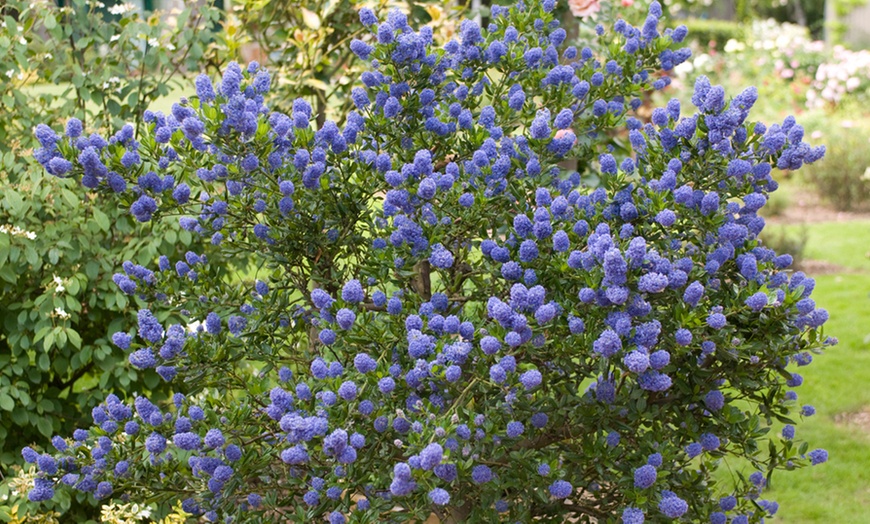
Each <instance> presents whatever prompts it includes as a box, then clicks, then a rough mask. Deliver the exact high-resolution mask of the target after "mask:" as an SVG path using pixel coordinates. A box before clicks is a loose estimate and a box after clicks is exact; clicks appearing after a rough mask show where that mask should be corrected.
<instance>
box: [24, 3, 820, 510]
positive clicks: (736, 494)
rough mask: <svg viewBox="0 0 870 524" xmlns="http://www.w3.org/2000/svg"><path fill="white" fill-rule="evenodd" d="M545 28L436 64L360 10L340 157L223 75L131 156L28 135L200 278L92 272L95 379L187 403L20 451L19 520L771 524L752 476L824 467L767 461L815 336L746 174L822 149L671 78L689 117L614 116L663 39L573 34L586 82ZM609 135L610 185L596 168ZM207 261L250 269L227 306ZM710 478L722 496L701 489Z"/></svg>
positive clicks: (703, 86) (502, 32) (122, 408)
mask: <svg viewBox="0 0 870 524" xmlns="http://www.w3.org/2000/svg"><path fill="white" fill-rule="evenodd" d="M553 4H554V2H552V1H551V0H547V1H545V2H543V3H542V4H541V3H537V2H529V3H527V4H526V3H520V4H518V5H517V6H515V7H512V8H510V9H508V8H498V7H494V8H493V12H492V24H491V25H490V27H488V28H487V29H486V30H482V29H481V28H480V27H478V25H477V24H476V23H474V22H472V21H464V22H463V23H462V24H461V26H460V31H459V37H460V38H459V41H450V42H448V43H447V44H445V45H444V46H443V47H442V48H434V47H433V46H432V45H431V43H430V40H431V32H430V30H429V29H428V28H426V27H424V28H422V29H421V30H420V31H419V32H414V31H413V30H412V29H411V28H410V27H409V26H408V24H407V20H406V18H405V16H404V15H403V14H401V13H400V12H398V11H392V12H391V13H389V15H388V16H387V17H386V19H385V20H381V19H379V18H378V17H377V16H376V15H375V13H373V12H372V11H370V10H367V9H363V10H361V11H360V13H359V16H360V20H361V22H362V23H363V24H364V25H366V26H367V27H369V28H370V30H371V31H372V34H373V35H376V36H377V42H376V43H372V44H369V43H366V42H364V41H361V40H354V41H353V42H352V43H351V49H353V51H354V52H355V53H356V54H357V55H358V56H360V57H361V58H362V59H364V60H369V61H370V62H371V70H370V71H368V72H366V73H364V74H363V75H362V77H361V81H362V86H359V87H358V89H355V90H354V91H353V94H352V96H353V99H354V102H355V104H356V106H357V110H356V111H353V112H351V113H349V114H348V115H347V118H346V124H345V125H344V127H343V128H339V127H338V126H337V125H336V124H335V123H333V122H330V121H327V122H326V123H324V124H323V125H322V126H320V127H319V128H318V129H314V128H313V127H312V126H311V122H310V118H311V115H312V109H311V107H310V105H309V104H308V103H306V102H305V101H303V100H301V99H298V100H296V101H295V102H294V103H293V104H292V112H290V114H281V113H277V112H270V110H269V109H268V108H266V107H264V106H263V104H262V100H263V96H264V94H265V93H266V92H267V90H268V89H269V88H270V85H271V78H270V75H269V73H268V72H267V71H265V70H263V69H261V68H259V67H258V66H257V64H250V65H248V66H247V67H246V68H245V69H242V68H241V67H240V66H238V65H236V64H231V65H230V66H229V67H228V68H227V70H226V71H225V72H224V73H223V77H222V78H221V81H220V83H219V84H218V85H217V86H214V85H213V84H212V82H211V80H210V79H209V78H208V77H206V76H200V77H199V78H198V79H197V80H196V96H192V97H190V98H189V99H186V100H183V101H182V103H180V104H177V105H175V106H174V107H173V109H172V112H171V114H169V115H163V114H159V113H151V112H149V113H148V114H147V115H146V116H145V119H146V121H147V122H148V123H149V126H148V127H149V128H148V132H147V133H145V134H143V135H141V136H138V137H137V136H134V133H133V129H132V128H131V127H124V128H122V129H121V130H120V131H118V133H117V134H115V135H114V136H112V137H111V138H109V139H108V140H106V139H103V138H101V137H99V136H96V135H94V136H90V137H85V136H84V135H83V134H82V133H81V130H80V127H79V125H78V122H77V121H76V120H71V121H70V123H69V124H68V125H67V129H66V133H65V134H64V135H63V136H61V135H58V134H56V133H55V132H54V131H53V130H52V129H50V128H49V127H47V126H40V127H39V128H38V129H37V130H36V132H37V136H38V138H39V140H40V141H41V143H42V146H43V147H42V148H41V149H39V150H38V151H37V152H36V157H37V158H38V160H39V161H40V163H42V165H44V166H45V167H46V169H47V171H48V172H50V173H52V174H54V175H56V176H63V177H75V178H77V179H80V180H81V182H82V184H83V185H85V186H86V187H88V188H91V189H93V190H98V191H103V192H109V193H112V192H114V193H117V194H118V198H119V199H120V200H121V201H122V202H124V205H125V206H129V209H130V212H131V213H132V214H133V215H134V216H135V217H136V219H137V220H139V221H143V222H147V221H154V220H159V219H161V218H163V217H173V219H174V217H176V216H177V217H180V218H178V221H179V223H180V224H181V226H182V227H184V228H185V229H186V230H189V231H192V232H194V233H196V234H198V235H202V236H204V237H207V238H209V239H210V241H211V243H212V244H214V245H215V246H216V247H217V249H216V251H215V252H214V253H212V254H209V255H208V256H203V255H202V254H200V253H195V252H189V253H187V254H186V256H185V257H184V258H183V259H170V258H169V257H167V256H161V257H160V258H159V259H158V260H156V261H153V262H152V263H151V264H147V265H139V264H136V263H133V262H127V263H124V265H123V267H122V270H121V271H119V272H118V274H116V275H115V282H116V284H117V285H118V287H119V288H120V289H121V290H122V291H123V292H124V293H127V294H129V295H131V296H133V297H137V298H138V299H139V300H141V301H142V302H143V307H142V309H140V311H139V313H138V325H137V327H136V328H135V329H134V330H132V331H131V332H127V331H118V332H117V333H115V334H114V335H113V341H114V343H115V345H116V346H117V347H118V351H124V352H126V353H127V354H128V358H129V361H130V363H131V365H132V366H134V367H136V368H143V369H150V368H154V369H156V371H157V373H159V374H160V375H161V376H162V377H163V378H164V379H165V380H166V381H169V382H170V383H171V384H174V385H176V386H177V387H179V388H181V387H184V388H187V389H188V394H187V395H184V394H181V393H178V394H176V395H175V396H174V397H173V402H172V403H168V404H161V403H155V402H152V401H151V400H149V399H148V398H147V397H146V396H143V395H135V394H134V392H121V391H119V392H118V395H110V396H109V397H108V398H107V400H106V402H105V404H103V405H101V406H99V407H97V408H95V409H94V410H93V419H94V424H93V426H92V427H89V428H82V429H79V430H76V431H75V432H74V433H73V435H72V436H71V438H68V437H63V436H56V437H54V438H53V439H52V444H53V445H54V447H55V452H54V453H53V454H51V453H41V454H40V453H39V452H37V451H35V450H34V449H32V448H25V449H24V450H23V456H24V458H25V459H26V460H27V461H28V462H35V463H36V464H37V466H38V468H39V470H40V472H41V473H40V476H39V477H38V478H37V479H36V480H35V481H34V487H33V489H32V490H31V491H30V494H29V497H30V499H31V500H34V501H43V500H48V499H51V498H52V497H53V496H54V495H55V492H56V490H58V489H63V490H67V489H73V490H78V491H82V492H87V493H91V494H93V496H94V497H96V498H99V499H109V498H111V497H124V498H125V499H129V500H131V501H135V500H149V501H157V502H160V503H163V504H166V505H171V504H172V503H173V502H175V501H177V500H178V499H181V500H182V507H183V509H184V511H186V512H189V513H194V514H202V515H204V517H205V518H206V519H207V520H216V519H224V518H231V519H232V518H234V519H236V520H239V521H245V522H259V521H262V522H273V521H276V520H295V521H300V522H308V521H318V520H322V519H328V520H329V521H330V522H332V523H340V522H345V521H346V520H347V519H350V520H351V521H355V522H375V521H377V522H381V521H392V522H405V521H409V520H415V521H422V520H424V519H426V518H427V517H428V516H430V515H431V514H435V515H436V516H438V517H440V518H442V519H445V520H453V521H463V522H464V521H468V522H494V521H498V520H509V521H526V522H527V521H531V520H532V519H540V520H542V521H548V522H564V521H565V520H566V519H569V518H576V519H577V520H578V521H585V522H589V521H596V522H602V521H617V520H619V519H622V521H623V522H627V523H639V522H643V521H644V520H645V519H646V518H649V519H650V520H653V521H659V520H669V519H680V518H688V519H691V520H693V521H704V520H707V519H709V520H710V521H712V522H717V523H718V522H725V521H726V520H728V519H730V520H731V521H732V522H741V521H742V522H749V521H752V522H757V521H760V520H761V519H762V518H763V517H765V516H767V515H770V514H773V513H775V512H776V510H777V505H776V503H775V502H772V501H767V500H764V499H761V498H760V497H761V494H762V492H763V489H764V487H765V485H766V482H767V481H768V479H769V478H770V475H771V474H772V473H773V472H774V471H776V470H781V469H794V468H799V467H804V466H807V465H810V464H818V463H821V462H824V461H825V460H826V459H827V454H826V453H825V452H824V451H823V450H816V451H812V452H809V453H807V449H808V448H807V445H806V444H801V443H798V441H797V440H796V433H795V424H796V422H797V421H796V420H795V419H796V418H798V417H799V416H810V415H812V413H813V411H814V410H813V408H812V406H810V405H803V407H799V403H798V402H797V394H796V393H795V392H794V391H793V390H792V388H795V387H797V386H799V385H800V384H801V382H802V379H801V377H800V375H799V374H798V373H796V372H795V371H794V368H793V366H803V365H806V364H809V363H810V362H811V361H812V359H813V353H814V352H818V351H820V350H821V349H822V348H823V347H824V346H826V345H830V344H832V343H833V342H834V340H832V339H825V337H824V336H823V333H822V329H821V328H822V324H823V323H824V322H825V320H826V319H827V313H826V312H825V311H824V310H822V309H817V308H815V305H814V303H813V301H812V299H811V298H809V296H810V294H811V293H812V290H813V287H814V282H813V280H812V279H810V278H807V277H806V276H804V275H803V274H800V273H794V274H790V273H789V272H788V271H787V270H786V268H787V267H788V266H789V264H790V262H791V259H790V257H789V256H788V255H777V254H775V253H774V252H772V251H771V250H769V249H767V248H765V247H764V246H763V245H761V244H760V243H759V242H758V240H757V235H758V234H759V233H760V232H761V230H762V228H763V227H764V220H763V219H762V218H760V217H759V216H758V215H757V211H758V210H759V209H761V208H762V207H763V206H764V204H765V202H766V200H767V194H768V193H769V192H771V191H773V190H775V189H776V182H774V181H773V179H772V178H771V171H772V169H773V168H779V169H797V168H799V167H801V165H802V164H804V163H811V162H813V161H815V160H817V159H819V158H820V157H821V156H822V154H823V153H824V149H823V148H820V147H811V146H809V145H807V144H806V143H804V142H803V140H802V138H803V130H802V128H801V127H800V126H799V125H797V124H796V123H795V122H794V119H792V118H789V119H786V120H785V121H784V122H783V123H782V124H781V125H780V124H777V125H772V126H770V127H769V128H768V127H766V126H764V125H763V124H759V123H752V122H750V121H748V120H747V118H748V115H749V110H750V108H751V107H752V106H753V104H754V103H755V102H756V94H755V91H754V90H753V89H748V90H746V91H744V92H743V93H741V94H739V95H738V96H737V97H735V98H734V99H733V100H730V101H729V100H727V99H726V97H725V92H724V90H723V89H722V88H721V87H718V86H712V85H710V83H709V82H708V81H707V80H706V79H705V78H700V79H699V80H698V82H697V83H696V86H695V93H694V98H693V100H694V102H695V105H696V106H697V107H698V111H699V112H698V113H697V114H694V115H687V114H685V113H684V111H683V110H682V108H681V107H680V104H679V103H678V102H676V101H673V102H671V103H669V104H667V107H664V108H658V109H656V110H655V111H653V112H652V121H651V123H648V124H643V123H642V122H640V121H639V120H637V119H636V118H634V117H630V116H628V113H629V112H630V110H631V108H633V107H636V106H637V104H638V103H639V101H638V99H637V98H636V96H637V95H639V94H641V93H642V92H643V91H644V90H646V89H649V88H650V87H656V88H662V87H664V86H666V85H667V79H666V78H661V79H658V80H655V82H653V81H652V77H651V76H650V74H649V73H650V71H652V70H655V69H657V68H659V67H663V68H664V69H671V68H673V67H674V66H676V65H677V64H679V63H680V62H682V61H683V60H685V59H686V58H687V57H688V53H687V52H686V51H685V50H683V49H676V50H675V49H671V47H672V46H673V45H675V44H678V43H679V42H681V41H682V40H683V38H684V37H685V31H684V28H677V29H675V30H673V31H671V30H667V31H665V32H664V33H661V32H660V30H659V27H658V24H659V18H660V16H661V9H660V6H659V5H658V4H657V3H653V4H652V6H651V8H650V12H649V15H648V17H647V20H646V22H645V23H644V24H643V26H642V27H639V28H635V27H632V26H630V25H628V24H627V23H626V22H625V21H617V22H616V23H615V24H614V28H613V31H611V32H607V31H605V29H604V28H603V27H600V28H599V30H598V32H599V33H600V36H599V38H600V39H601V45H600V47H599V49H602V52H603V53H604V54H602V55H600V56H595V55H594V54H593V53H592V52H591V51H590V50H589V49H586V48H584V49H580V50H578V49H576V48H573V47H565V46H564V40H565V35H566V33H565V31H564V30H563V29H561V28H559V27H558V23H557V22H556V21H555V20H554V19H553V16H552V13H551V11H552V9H553V7H554V5H553ZM623 126H625V127H627V129H628V136H629V139H630V145H631V148H632V150H633V153H632V154H631V155H626V154H621V155H620V158H617V157H616V156H614V154H613V151H611V150H610V149H609V148H607V147H605V146H603V145H602V144H603V142H602V140H603V139H606V137H607V136H609V134H610V133H612V132H614V131H616V130H618V129H619V128H622V127H623ZM566 158H571V159H574V160H576V161H577V165H578V171H577V172H571V173H562V172H561V171H560V169H559V167H558V163H559V162H560V161H562V160H563V159H566ZM581 173H582V175H587V174H590V173H595V174H596V175H597V176H598V177H600V179H601V181H602V183H601V186H600V187H598V188H595V189H594V190H593V189H592V188H587V187H585V186H583V185H582V184H580V180H581V176H582V175H581ZM239 259H243V260H252V261H253V264H252V267H253V268H256V269H254V270H252V273H247V274H245V275H244V276H242V275H240V276H237V277H236V278H227V277H226V275H224V274H223V273H222V272H221V271H220V268H221V267H222V266H224V265H225V264H227V263H228V262H230V261H233V260H239ZM156 308H160V309H165V308H171V309H172V310H173V313H172V315H171V318H169V319H167V320H166V321H165V322H164V321H161V320H158V318H157V317H156V316H155V313H154V311H155V309H156ZM121 397H127V398H121ZM780 422H783V423H786V424H788V425H787V426H785V428H784V429H783V430H782V432H781V433H776V432H773V431H771V430H772V428H773V427H774V424H778V423H780ZM734 457H739V458H742V459H745V460H747V461H748V462H749V464H751V465H752V467H753V468H754V469H755V470H756V471H755V472H754V473H752V474H751V475H749V476H748V477H744V476H738V477H736V478H735V480H734V481H733V482H718V481H717V482H713V474H714V472H715V471H716V469H717V467H718V466H719V465H720V463H721V461H722V460H723V459H727V458H734Z"/></svg>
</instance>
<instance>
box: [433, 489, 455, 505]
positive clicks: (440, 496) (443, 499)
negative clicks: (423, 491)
mask: <svg viewBox="0 0 870 524" xmlns="http://www.w3.org/2000/svg"><path fill="white" fill-rule="evenodd" d="M429 500H431V501H432V502H433V503H434V504H437V505H439V506H446V505H447V504H449V503H450V494H449V493H447V492H446V491H444V490H443V489H441V488H434V489H433V490H432V491H430V492H429Z"/></svg>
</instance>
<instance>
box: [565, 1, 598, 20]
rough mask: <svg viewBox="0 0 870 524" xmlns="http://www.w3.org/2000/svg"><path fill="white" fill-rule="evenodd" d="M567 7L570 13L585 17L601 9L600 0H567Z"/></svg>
mask: <svg viewBox="0 0 870 524" xmlns="http://www.w3.org/2000/svg"><path fill="white" fill-rule="evenodd" d="M568 7H569V8H571V14H572V15H574V16H576V17H580V18H586V17H587V16H592V15H594V14H595V13H597V12H598V11H600V10H601V0H568Z"/></svg>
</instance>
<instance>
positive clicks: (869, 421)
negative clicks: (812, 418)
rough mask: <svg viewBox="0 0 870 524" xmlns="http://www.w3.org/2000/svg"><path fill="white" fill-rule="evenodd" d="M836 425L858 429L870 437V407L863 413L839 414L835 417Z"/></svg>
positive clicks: (865, 408) (862, 411)
mask: <svg viewBox="0 0 870 524" xmlns="http://www.w3.org/2000/svg"><path fill="white" fill-rule="evenodd" d="M834 423H835V424H838V425H840V426H850V427H857V428H858V429H860V430H861V431H862V433H864V434H865V435H866V436H868V437H870V406H865V407H864V408H863V409H862V410H861V411H855V412H846V413H837V414H836V415H834Z"/></svg>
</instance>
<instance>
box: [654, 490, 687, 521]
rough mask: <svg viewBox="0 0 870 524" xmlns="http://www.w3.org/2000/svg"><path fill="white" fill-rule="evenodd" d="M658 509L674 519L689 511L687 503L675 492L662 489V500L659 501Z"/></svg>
mask: <svg viewBox="0 0 870 524" xmlns="http://www.w3.org/2000/svg"><path fill="white" fill-rule="evenodd" d="M659 511H661V512H662V514H663V515H664V516H666V517H669V518H672V519H676V518H680V517H682V516H683V515H685V513H686V512H687V511H689V505H688V504H687V503H686V501H685V500H683V499H681V498H679V497H677V496H676V495H675V494H673V493H671V492H669V491H664V492H662V500H661V501H660V502H659Z"/></svg>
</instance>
